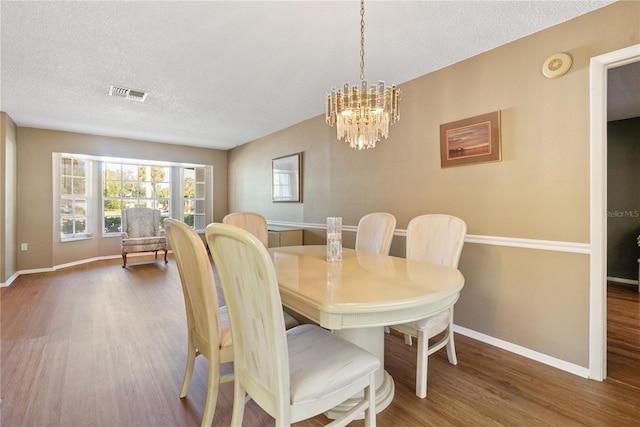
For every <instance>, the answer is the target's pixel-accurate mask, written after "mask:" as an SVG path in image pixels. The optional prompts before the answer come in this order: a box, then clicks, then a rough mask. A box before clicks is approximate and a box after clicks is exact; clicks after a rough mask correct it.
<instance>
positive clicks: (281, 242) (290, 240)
mask: <svg viewBox="0 0 640 427" xmlns="http://www.w3.org/2000/svg"><path fill="white" fill-rule="evenodd" d="M302 244H303V241H302V229H301V228H286V227H269V247H270V248H279V247H281V246H300V245H302Z"/></svg>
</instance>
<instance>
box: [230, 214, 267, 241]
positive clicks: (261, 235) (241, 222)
mask: <svg viewBox="0 0 640 427" xmlns="http://www.w3.org/2000/svg"><path fill="white" fill-rule="evenodd" d="M222 222H223V223H224V224H231V225H235V226H236V227H240V228H242V229H244V230H247V231H248V232H249V233H251V234H253V235H254V236H256V237H257V238H258V240H260V243H262V244H263V245H264V247H265V248H266V247H268V246H269V227H268V225H267V219H266V218H265V217H264V216H262V215H260V214H259V213H255V212H232V213H230V214H227V215H225V216H224V218H222Z"/></svg>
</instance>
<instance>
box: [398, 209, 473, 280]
mask: <svg viewBox="0 0 640 427" xmlns="http://www.w3.org/2000/svg"><path fill="white" fill-rule="evenodd" d="M466 234H467V224H465V222H464V221H463V220H461V219H460V218H458V217H455V216H451V215H442V214H431V215H421V216H417V217H415V218H413V219H412V220H411V221H410V222H409V226H408V227H407V259H413V260H418V261H426V262H430V263H433V264H438V265H443V266H447V267H456V268H457V267H458V261H460V253H461V252H462V246H463V245H464V238H465V236H466Z"/></svg>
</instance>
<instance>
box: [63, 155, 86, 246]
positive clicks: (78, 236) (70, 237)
mask: <svg viewBox="0 0 640 427" xmlns="http://www.w3.org/2000/svg"><path fill="white" fill-rule="evenodd" d="M65 159H69V160H71V161H72V162H73V161H82V162H84V180H85V184H84V187H85V191H84V194H82V195H80V194H78V195H76V194H73V193H72V194H62V183H63V182H64V180H65V178H64V177H65V176H66V177H70V179H71V180H72V181H73V180H74V179H80V177H75V175H74V169H73V168H72V169H71V175H64V176H63V172H64V171H63V164H64V160H65ZM53 161H54V167H53V170H54V171H56V173H55V174H54V180H53V183H54V186H55V187H54V194H55V197H54V200H55V203H54V209H55V215H54V218H55V221H56V224H57V226H56V228H55V229H56V230H57V233H58V236H59V238H60V241H61V242H70V241H74V240H86V239H90V238H91V237H92V236H93V233H92V231H93V230H92V225H93V205H94V200H93V197H92V191H91V189H92V182H93V179H92V169H93V162H92V161H91V160H90V159H88V158H87V157H86V156H82V155H78V154H68V153H55V155H54V156H53ZM73 188H74V186H73V184H72V189H73ZM64 200H71V201H72V206H71V207H70V213H66V212H65V213H63V212H62V209H63V207H64V206H67V204H66V203H64V202H63V201H64ZM76 202H82V203H84V206H85V210H84V215H78V214H77V209H76V208H75V204H76ZM65 217H66V218H68V219H70V220H71V221H72V224H74V226H75V223H76V221H78V220H81V219H83V218H84V221H85V229H84V232H75V231H73V232H72V233H67V234H63V232H62V230H63V225H62V221H63V219H64V218H65Z"/></svg>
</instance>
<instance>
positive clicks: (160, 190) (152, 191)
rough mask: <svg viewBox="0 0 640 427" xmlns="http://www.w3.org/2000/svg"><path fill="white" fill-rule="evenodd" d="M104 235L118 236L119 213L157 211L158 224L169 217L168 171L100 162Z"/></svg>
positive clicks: (135, 165)
mask: <svg viewBox="0 0 640 427" xmlns="http://www.w3.org/2000/svg"><path fill="white" fill-rule="evenodd" d="M102 184H103V185H102V191H103V194H102V199H103V203H104V233H119V232H120V231H121V230H122V228H121V226H122V210H123V209H127V208H133V207H148V208H152V209H159V210H160V211H161V221H163V220H164V219H165V218H169V216H170V206H171V168H170V167H168V166H156V165H142V164H140V165H137V164H127V163H113V162H104V163H103V169H102Z"/></svg>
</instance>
